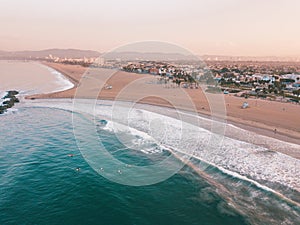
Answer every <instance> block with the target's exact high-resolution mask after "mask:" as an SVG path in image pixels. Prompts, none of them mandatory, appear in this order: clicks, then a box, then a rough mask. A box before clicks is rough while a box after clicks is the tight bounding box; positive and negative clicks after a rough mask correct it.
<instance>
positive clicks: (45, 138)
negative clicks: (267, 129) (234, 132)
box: [0, 90, 300, 225]
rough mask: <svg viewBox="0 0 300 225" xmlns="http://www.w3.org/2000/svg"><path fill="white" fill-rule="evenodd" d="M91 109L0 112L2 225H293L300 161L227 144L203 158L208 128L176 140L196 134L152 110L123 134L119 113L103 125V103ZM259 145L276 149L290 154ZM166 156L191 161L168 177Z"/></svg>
mask: <svg viewBox="0 0 300 225" xmlns="http://www.w3.org/2000/svg"><path fill="white" fill-rule="evenodd" d="M1 91H5V90H1ZM82 102H83V103H84V104H89V102H88V100H82ZM94 109H95V112H96V116H90V115H88V114H89V113H87V107H86V106H85V105H81V107H79V105H78V108H77V110H76V111H75V112H72V110H74V105H73V102H72V101H70V100H64V99H62V100H34V101H22V103H20V104H18V105H17V106H16V107H15V108H14V110H11V111H9V112H8V113H5V114H4V115H0V124H1V135H0V143H1V144H0V224H1V225H2V224H5V225H6V224H72V225H73V224H101V225H102V224H105V225H106V224H109V225H110V224H113V225H114V224H124V225H126V224H128V225H129V224H130V225H134V224H137V225H140V224H141V225H143V224H145V225H147V224H151V225H152V224H174V225H175V224H179V225H184V224H188V225H190V224H203V225H205V224H207V225H218V224H220V225H227V224H228V225H236V224H238V225H239V224H241V225H242V224H259V225H260V224H261V225H263V224H300V219H299V218H300V207H299V199H300V195H299V192H298V187H299V186H298V179H299V176H298V173H299V170H298V169H299V160H295V159H293V158H291V157H288V156H286V155H283V154H279V153H276V152H273V151H271V150H272V149H265V148H262V147H260V146H255V145H252V144H249V143H245V142H242V141H239V140H235V139H231V138H224V140H222V141H223V142H222V143H223V145H222V146H223V147H222V148H221V149H219V150H217V149H213V151H212V150H211V149H210V151H207V150H206V147H205V143H206V142H207V137H210V136H207V135H209V134H210V132H209V131H207V130H205V129H202V128H201V129H199V130H196V131H197V133H198V132H200V134H201V135H200V136H199V137H198V136H196V135H191V134H193V133H188V134H190V135H182V133H183V134H185V133H186V132H179V133H177V131H178V130H179V128H180V129H181V131H182V129H183V131H184V129H189V130H190V132H195V130H194V129H195V128H194V127H193V126H189V125H185V126H182V123H178V124H177V121H176V119H174V118H172V116H170V117H168V116H166V115H163V114H166V112H167V110H166V109H163V108H160V107H157V108H155V107H153V106H147V105H145V107H144V108H143V109H140V108H139V109H134V110H131V111H130V114H129V118H130V120H129V123H128V124H127V125H129V127H130V129H129V130H128V129H126V127H127V126H125V128H124V124H123V125H122V124H120V123H118V122H120V121H119V120H118V119H119V118H122V115H120V114H117V115H119V118H115V120H114V121H112V120H110V114H111V110H112V103H111V102H109V101H99V102H98V103H97V104H96V107H95V108H94ZM154 109H155V112H150V111H151V110H154ZM171 114H172V113H171V112H170V115H171ZM150 120H151V121H154V123H151V124H150V126H145V125H146V124H149V123H148V122H149V121H150ZM203 120H207V119H205V118H203ZM160 121H164V123H165V125H166V124H167V125H168V126H163V125H162V124H163V123H161V122H160ZM86 124H91V125H92V126H91V128H89V127H88V126H85V125H86ZM93 125H95V126H93ZM125 125H126V124H125ZM166 127H167V128H168V130H167V131H168V132H165V133H160V130H163V129H164V128H166ZM78 129H79V130H78ZM236 129H238V128H236ZM238 132H239V133H241V132H243V131H242V130H238ZM90 133H92V134H93V135H95V137H97V139H91V140H90V139H88V137H90ZM177 135H179V136H177ZM160 137H163V138H161V139H160ZM178 137H181V141H180V142H178V141H176V140H178ZM195 138H196V141H195V140H194V139H195ZM256 138H259V137H258V136H257V137H256ZM157 139H159V140H160V141H159V142H157V141H155V140H157ZM263 139H264V141H266V143H267V142H268V141H270V142H272V143H273V144H274V145H273V146H274V148H276V146H277V145H281V146H286V147H288V148H297V147H298V146H295V145H291V144H289V143H283V142H279V141H276V140H273V139H270V140H268V139H266V138H263ZM99 141H100V142H101V145H100V146H101V147H100V148H99V147H96V146H99ZM195 143H197V145H195ZM193 148H195V149H193ZM194 150H196V151H194ZM172 151H176V152H179V153H180V154H181V156H183V158H185V157H184V156H185V155H188V154H192V156H190V157H188V161H187V163H186V165H183V166H182V168H181V167H180V168H178V170H176V171H175V172H174V171H173V173H168V172H170V171H169V169H170V168H177V167H176V166H175V167H174V165H177V164H176V163H179V162H177V161H176V158H173V160H172V161H166V160H167V159H169V158H170V156H171V155H172V154H171V152H172ZM107 153H109V154H107ZM99 154H100V155H101V156H103V157H98V155H99ZM107 155H111V156H113V158H114V159H115V160H116V161H113V160H111V161H110V160H109V158H108V159H106V158H104V157H105V156H107ZM115 162H117V163H118V164H116V163H115ZM164 162H168V163H164ZM159 163H162V166H161V167H159V170H147V168H152V166H153V165H158V164H159ZM136 168H142V171H143V172H145V171H146V172H147V173H138V172H134V171H135V170H134V169H136ZM132 171H133V172H132ZM166 174H167V175H166ZM163 175H166V176H165V177H163V178H164V179H160V176H163ZM133 178H134V179H133ZM152 178H153V179H152ZM155 178H157V180H155ZM135 179H140V180H141V181H145V184H142V183H134V181H135ZM147 182H148V183H147Z"/></svg>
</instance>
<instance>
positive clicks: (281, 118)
mask: <svg viewBox="0 0 300 225" xmlns="http://www.w3.org/2000/svg"><path fill="white" fill-rule="evenodd" d="M44 64H45V65H47V66H49V67H51V68H53V69H55V70H57V71H59V72H61V73H62V74H64V75H65V76H66V77H67V78H68V79H69V80H70V81H72V82H73V83H74V84H75V87H74V88H72V89H69V90H65V91H60V92H55V93H49V94H38V95H31V96H28V97H27V98H31V99H36V98H73V97H74V96H75V94H76V89H77V96H76V97H80V98H94V97H95V96H97V98H98V99H107V100H126V101H127V100H128V101H134V102H140V103H147V104H153V105H159V106H165V107H173V108H180V109H184V110H189V111H194V110H195V109H196V110H197V112H198V113H199V114H200V115H203V116H207V117H211V116H212V115H213V116H214V117H216V118H219V119H226V120H227V121H228V123H230V124H233V125H235V126H238V127H241V128H243V129H246V130H249V131H253V132H255V133H258V134H261V135H264V136H269V137H273V138H276V139H279V140H283V141H287V142H291V143H295V144H300V116H299V114H300V105H299V104H292V103H282V102H275V101H268V100H261V99H244V98H240V97H235V96H233V95H223V94H208V93H203V91H202V90H201V89H182V88H178V87H177V88H175V87H172V86H171V85H167V86H166V85H165V84H157V82H158V80H157V78H156V77H155V76H152V75H148V74H135V73H127V72H123V71H117V72H115V73H112V71H111V70H110V71H109V70H105V71H104V72H103V73H102V74H101V75H99V74H97V75H94V74H93V70H88V68H84V67H81V66H78V65H65V64H58V63H45V62H44ZM87 70H88V71H87ZM84 74H85V77H87V79H89V81H86V82H85V84H84V85H79V82H80V79H81V78H82V76H83V75H84ZM78 85H79V86H78ZM105 85H112V89H106V88H104V87H105ZM83 86H86V87H83ZM99 87H100V88H99ZM101 87H102V88H101ZM78 90H79V91H78ZM189 99H190V100H189ZM222 99H224V102H220V101H221V100H222ZM245 101H247V102H248V103H249V106H250V107H249V108H247V109H242V108H241V106H242V104H243V102H245ZM216 102H218V103H216ZM218 104H219V106H218ZM275 129H276V132H275ZM228 130H230V129H228ZM299 152H300V150H299ZM299 154H300V153H299ZM293 156H294V155H293ZM295 157H296V158H299V155H298V153H297V156H295Z"/></svg>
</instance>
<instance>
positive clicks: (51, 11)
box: [0, 0, 300, 56]
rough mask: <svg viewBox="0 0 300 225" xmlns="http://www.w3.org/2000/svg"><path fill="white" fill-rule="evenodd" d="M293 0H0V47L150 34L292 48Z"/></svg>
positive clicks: (209, 48)
mask: <svg viewBox="0 0 300 225" xmlns="http://www.w3.org/2000/svg"><path fill="white" fill-rule="evenodd" d="M299 9H300V1H299V0H285V1H284V0H180V1H177V0H172V1H171V0H152V1H149V0H148V1H143V0H123V1H122V0H120V1H116V0H110V1H100V0H84V1H83V0H80V1H79V0H73V1H62V0H51V1H50V0H43V1H40V0H26V1H24V0H1V2H0V27H1V32H0V50H40V49H47V48H78V49H91V50H97V51H101V52H103V51H110V50H111V49H113V48H115V47H118V46H120V45H124V44H127V43H130V42H135V41H143V40H158V41H166V42H171V43H174V44H178V45H180V46H182V47H185V48H187V49H189V50H190V51H191V52H194V53H196V54H220V55H249V56H250V55H251V56H254V55H256V56H266V55H276V56H299V55H300V29H299V21H300V13H299Z"/></svg>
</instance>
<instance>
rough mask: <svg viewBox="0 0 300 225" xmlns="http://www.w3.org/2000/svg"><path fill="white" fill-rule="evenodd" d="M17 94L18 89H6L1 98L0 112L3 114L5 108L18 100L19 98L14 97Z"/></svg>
mask: <svg viewBox="0 0 300 225" xmlns="http://www.w3.org/2000/svg"><path fill="white" fill-rule="evenodd" d="M17 94H19V92H18V91H15V90H13V91H7V94H6V95H5V96H4V97H3V98H2V99H3V100H4V101H3V102H2V104H0V114H3V113H5V112H6V111H7V109H9V108H12V107H13V106H14V105H15V103H18V102H20V100H19V99H18V98H17V97H16V95H17Z"/></svg>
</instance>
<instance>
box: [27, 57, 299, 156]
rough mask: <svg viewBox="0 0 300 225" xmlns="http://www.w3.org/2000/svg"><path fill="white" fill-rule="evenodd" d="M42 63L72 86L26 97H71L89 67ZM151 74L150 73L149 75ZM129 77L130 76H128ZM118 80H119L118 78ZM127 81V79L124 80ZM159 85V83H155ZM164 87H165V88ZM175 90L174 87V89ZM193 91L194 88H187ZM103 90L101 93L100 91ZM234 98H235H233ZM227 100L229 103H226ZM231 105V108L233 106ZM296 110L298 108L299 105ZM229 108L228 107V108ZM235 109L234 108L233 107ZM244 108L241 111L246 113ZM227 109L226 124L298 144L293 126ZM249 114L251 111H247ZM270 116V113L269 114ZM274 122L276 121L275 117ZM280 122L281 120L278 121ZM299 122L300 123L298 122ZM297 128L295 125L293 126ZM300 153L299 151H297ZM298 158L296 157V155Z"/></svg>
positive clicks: (108, 94)
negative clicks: (237, 113)
mask: <svg viewBox="0 0 300 225" xmlns="http://www.w3.org/2000/svg"><path fill="white" fill-rule="evenodd" d="M41 63H42V64H43V65H46V66H48V67H50V68H52V69H54V70H57V71H58V72H59V73H61V74H62V75H63V76H65V77H66V78H67V79H68V80H70V81H71V82H72V83H73V84H74V87H73V88H71V89H67V90H64V91H59V92H54V93H48V94H46V93H44V94H37V95H30V96H26V97H25V98H26V99H64V98H65V99H73V97H74V94H75V91H76V88H77V87H78V84H79V81H80V78H81V77H82V75H83V74H84V73H85V71H86V70H88V69H89V68H85V67H82V66H78V65H65V64H59V63H47V62H41ZM128 76H129V77H130V76H131V77H133V78H136V79H138V77H141V75H140V74H132V73H130V74H129V75H128ZM149 76H151V75H149ZM152 77H153V76H152ZM126 79H127V78H126ZM128 79H130V78H128ZM118 81H119V80H118ZM126 81H128V80H126ZM126 81H124V82H123V83H122V82H121V84H122V85H123V86H124V84H126ZM112 85H113V86H114V83H112ZM157 86H159V85H157ZM165 89H166V88H165ZM174 90H176V89H174ZM189 91H190V92H191V91H194V90H189ZM102 92H103V93H102ZM234 98H236V99H234ZM98 99H101V100H116V93H112V91H109V90H104V91H101V96H99V97H98ZM232 99H234V100H236V101H238V100H240V101H244V99H242V98H238V97H234V96H225V100H226V104H228V105H229V104H230V106H231V102H230V101H231V100H232ZM247 101H252V102H254V101H256V104H257V102H259V104H260V105H264V104H265V103H266V102H264V101H266V100H260V99H258V100H257V99H249V100H247ZM227 102H229V103H227ZM139 103H142V104H148V105H154V106H160V107H168V108H173V107H172V106H170V105H168V104H166V103H165V102H161V101H158V100H157V99H156V100H155V99H143V100H142V101H139ZM233 103H235V105H234V106H236V105H237V104H236V102H234V101H233ZM268 104H277V105H280V104H284V105H281V106H280V107H282V106H284V107H289V106H288V105H286V103H278V102H277V103H274V102H269V103H268ZM234 106H232V108H233V107H234ZM292 106H293V107H295V106H294V105H292ZM296 107H298V108H297V109H296V110H298V109H299V110H300V107H299V106H296ZM178 108H179V109H181V110H186V111H189V110H188V109H185V108H184V107H182V108H181V107H178ZM229 110H230V108H229ZM235 110H236V109H235ZM247 110H248V109H246V110H245V111H243V112H246V113H247ZM226 111H227V115H226V118H225V120H226V122H227V124H228V125H229V124H231V125H233V126H236V127H238V128H241V129H244V130H247V131H250V132H254V133H257V134H259V135H263V136H267V137H270V138H275V139H277V140H281V141H285V142H289V143H294V144H298V145H300V132H299V131H297V130H294V129H293V128H291V129H288V126H286V127H279V126H278V123H277V124H273V125H272V122H273V121H272V120H271V121H265V122H261V121H256V120H255V119H252V120H251V119H248V120H246V119H244V118H241V117H240V116H239V115H237V116H234V115H231V114H230V111H229V113H228V110H226ZM197 113H198V114H199V116H202V117H204V118H210V117H211V115H210V112H209V110H207V106H206V107H205V109H203V108H200V109H199V108H197ZM249 114H251V113H249ZM270 116H272V115H270ZM274 122H278V121H277V120H276V118H275V120H274ZM279 122H281V121H279ZM299 124H300V123H299ZM274 127H275V128H276V129H277V131H276V132H274ZM295 129H297V127H296V128H295ZM299 154H300V152H299ZM297 158H298V157H297Z"/></svg>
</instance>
